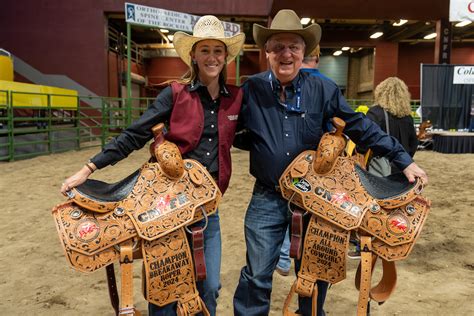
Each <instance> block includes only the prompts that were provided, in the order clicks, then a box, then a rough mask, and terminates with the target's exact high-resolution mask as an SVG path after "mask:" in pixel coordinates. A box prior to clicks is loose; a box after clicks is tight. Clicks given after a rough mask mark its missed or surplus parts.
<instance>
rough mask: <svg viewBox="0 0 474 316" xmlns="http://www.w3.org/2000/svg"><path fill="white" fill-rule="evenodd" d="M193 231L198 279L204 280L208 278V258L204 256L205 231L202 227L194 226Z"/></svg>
mask: <svg viewBox="0 0 474 316" xmlns="http://www.w3.org/2000/svg"><path fill="white" fill-rule="evenodd" d="M191 231H192V244H193V258H194V269H195V272H196V279H197V280H198V281H202V280H205V279H206V260H205V257H204V231H203V229H202V227H193V228H191Z"/></svg>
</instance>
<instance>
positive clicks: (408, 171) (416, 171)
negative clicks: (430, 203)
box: [403, 162, 428, 185]
mask: <svg viewBox="0 0 474 316" xmlns="http://www.w3.org/2000/svg"><path fill="white" fill-rule="evenodd" d="M403 174H404V175H405V177H407V179H408V181H410V183H413V182H415V178H421V181H423V184H425V185H426V184H428V175H427V174H426V172H425V171H424V170H423V169H421V168H420V167H418V165H417V164H416V163H414V162H412V163H411V164H410V165H408V167H406V168H405V169H404V170H403Z"/></svg>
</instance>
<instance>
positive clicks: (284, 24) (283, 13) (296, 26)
mask: <svg viewBox="0 0 474 316" xmlns="http://www.w3.org/2000/svg"><path fill="white" fill-rule="evenodd" d="M278 33H294V34H298V35H300V36H301V37H303V39H304V42H305V44H306V50H305V56H307V55H309V54H310V53H311V52H312V51H313V49H315V48H316V45H318V44H319V40H320V39H321V27H320V26H319V24H317V23H313V24H311V25H310V26H307V27H305V28H303V26H302V25H301V22H300V18H299V17H298V15H297V14H296V13H295V11H293V10H287V9H285V10H280V11H278V13H277V14H276V15H275V17H274V18H273V21H272V24H271V25H270V28H266V27H263V26H261V25H258V24H254V25H253V39H254V40H255V43H257V45H258V46H259V47H260V48H263V47H264V46H265V43H266V42H267V39H268V38H269V37H270V36H272V35H274V34H278Z"/></svg>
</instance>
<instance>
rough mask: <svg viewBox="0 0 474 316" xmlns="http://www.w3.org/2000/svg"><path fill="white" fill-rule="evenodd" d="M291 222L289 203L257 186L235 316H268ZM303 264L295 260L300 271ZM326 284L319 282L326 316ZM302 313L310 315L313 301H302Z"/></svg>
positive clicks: (320, 301)
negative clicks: (276, 272) (245, 261)
mask: <svg viewBox="0 0 474 316" xmlns="http://www.w3.org/2000/svg"><path fill="white" fill-rule="evenodd" d="M288 223H289V215H288V208H287V201H286V200H284V199H283V198H282V197H281V195H280V194H279V193H277V192H276V191H274V190H271V189H267V188H265V187H263V186H262V185H260V184H259V183H258V182H257V183H255V187H254V190H253V194H252V199H251V201H250V204H249V206H248V208H247V213H246V215H245V242H246V245H247V265H246V266H245V267H243V268H242V270H241V272H240V280H239V284H238V286H237V289H236V290H235V294H234V315H235V316H257V315H258V316H260V315H268V313H269V311H270V296H271V292H272V278H273V271H274V270H275V267H276V265H277V263H278V258H279V256H280V249H281V245H282V243H283V240H284V239H285V233H286V230H287V227H288ZM300 263H301V262H300V261H299V260H295V267H296V268H297V269H296V271H298V269H299V267H300ZM327 286H328V284H327V282H322V281H318V315H319V316H322V315H324V311H323V305H324V300H325V298H326V292H327ZM298 303H299V311H300V313H302V314H303V315H305V316H307V315H311V298H310V297H308V298H299V300H298Z"/></svg>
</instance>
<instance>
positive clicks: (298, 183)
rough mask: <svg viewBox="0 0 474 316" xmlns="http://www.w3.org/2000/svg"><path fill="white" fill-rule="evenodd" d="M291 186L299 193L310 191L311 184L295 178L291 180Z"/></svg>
mask: <svg viewBox="0 0 474 316" xmlns="http://www.w3.org/2000/svg"><path fill="white" fill-rule="evenodd" d="M293 185H294V186H295V188H297V189H298V190H300V191H301V192H309V191H311V184H310V183H309V182H308V181H306V180H305V179H298V178H295V179H293Z"/></svg>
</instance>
